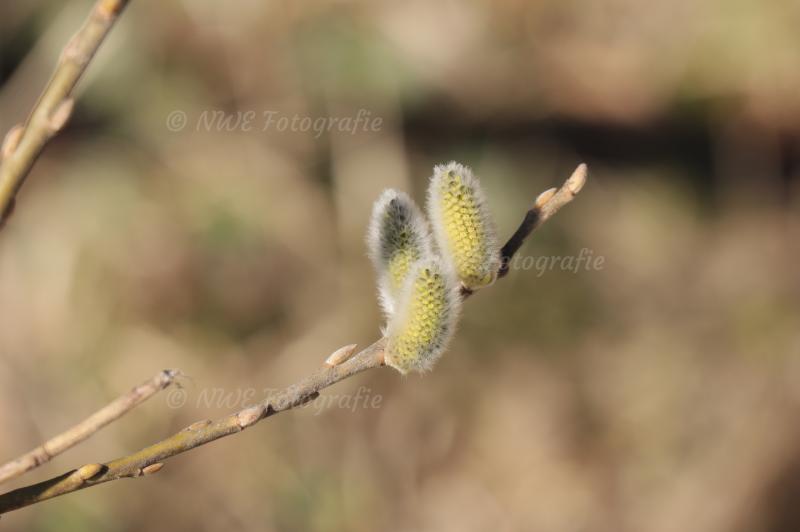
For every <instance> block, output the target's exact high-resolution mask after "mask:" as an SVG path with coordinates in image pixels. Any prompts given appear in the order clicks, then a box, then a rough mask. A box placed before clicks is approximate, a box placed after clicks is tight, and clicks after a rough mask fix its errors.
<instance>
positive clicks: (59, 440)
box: [0, 369, 179, 483]
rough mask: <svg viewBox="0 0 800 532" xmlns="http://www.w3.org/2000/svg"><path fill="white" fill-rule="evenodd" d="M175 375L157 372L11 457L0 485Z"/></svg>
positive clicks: (0, 474) (93, 429)
mask: <svg viewBox="0 0 800 532" xmlns="http://www.w3.org/2000/svg"><path fill="white" fill-rule="evenodd" d="M178 375H179V372H177V371H175V370H170V369H165V370H164V371H161V372H159V373H158V375H156V376H155V377H153V378H151V379H148V380H146V381H145V382H143V383H141V384H140V385H139V386H136V387H135V388H133V389H132V390H131V391H129V392H128V393H126V394H124V395H121V396H120V397H117V398H116V399H114V400H113V401H112V402H110V403H109V404H107V405H106V406H104V407H103V408H101V409H100V410H98V411H97V412H95V413H94V414H92V415H91V416H89V417H87V418H86V419H84V420H83V421H81V422H80V423H78V424H77V425H75V426H74V427H71V428H69V429H67V430H66V431H64V432H62V433H61V434H59V435H58V436H55V437H53V438H51V439H49V440H47V441H46V442H44V443H43V444H42V445H40V446H38V447H36V448H35V449H33V450H32V451H30V452H27V453H25V454H23V455H22V456H20V457H19V458H15V459H14V460H11V461H10V462H8V463H6V464H3V465H2V466H0V483H2V482H5V481H7V480H11V479H12V478H16V477H18V476H20V475H21V474H23V473H25V472H27V471H30V470H31V469H34V468H36V467H39V466H40V465H42V464H44V463H45V462H49V461H50V460H51V459H52V458H53V457H55V456H57V455H59V454H61V453H63V452H64V451H66V450H67V449H69V448H70V447H73V446H74V445H77V444H79V443H80V442H82V441H83V440H85V439H86V438H88V437H89V436H91V435H92V434H94V433H95V432H97V431H98V430H100V429H101V428H103V427H105V426H106V425H108V424H109V423H111V422H112V421H114V420H115V419H119V418H120V417H122V416H123V415H125V414H126V413H128V412H129V411H131V410H133V409H134V408H136V407H137V406H138V405H140V404H141V403H143V402H145V401H146V400H147V399H149V398H150V397H152V396H153V395H155V394H156V393H157V392H158V391H159V390H163V389H164V388H166V387H167V386H169V385H170V384H172V383H173V382H174V380H175V378H176V377H177V376H178Z"/></svg>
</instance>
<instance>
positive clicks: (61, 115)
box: [48, 98, 75, 133]
mask: <svg viewBox="0 0 800 532" xmlns="http://www.w3.org/2000/svg"><path fill="white" fill-rule="evenodd" d="M74 107H75V100H73V99H72V98H67V99H66V100H64V101H63V102H61V103H60V104H58V107H56V110H55V111H53V114H52V115H51V116H50V123H49V124H48V126H49V127H50V131H52V132H54V133H55V132H56V131H60V130H61V128H63V127H64V125H65V124H66V123H67V120H69V117H70V116H72V109H73V108H74Z"/></svg>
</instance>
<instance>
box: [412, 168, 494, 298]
mask: <svg viewBox="0 0 800 532" xmlns="http://www.w3.org/2000/svg"><path fill="white" fill-rule="evenodd" d="M428 212H429V215H430V217H431V223H432V224H433V228H434V234H435V237H436V243H437V245H438V247H439V250H440V251H441V253H442V256H443V258H445V259H446V260H449V261H450V262H451V263H452V267H453V269H454V270H455V272H456V275H457V276H458V278H459V280H460V281H461V283H462V285H464V286H465V287H466V288H469V289H477V288H481V287H484V286H487V285H489V284H491V283H492V282H494V280H495V278H496V276H497V271H498V269H499V267H500V251H499V248H498V246H497V237H496V232H495V228H494V224H493V222H492V219H491V215H490V213H489V209H488V206H487V204H486V200H485V199H484V195H483V191H482V189H481V186H480V182H479V181H478V178H477V177H475V176H474V175H473V174H472V171H471V170H470V169H469V168H468V167H466V166H463V165H461V164H458V163H456V162H451V163H449V164H446V165H439V166H436V167H435V168H434V173H433V177H432V178H431V183H430V188H429V190H428Z"/></svg>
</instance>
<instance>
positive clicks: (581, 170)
mask: <svg viewBox="0 0 800 532" xmlns="http://www.w3.org/2000/svg"><path fill="white" fill-rule="evenodd" d="M585 180H586V165H581V166H579V167H578V168H577V169H576V170H575V172H574V173H573V174H572V176H571V177H570V178H569V179H568V180H567V181H566V183H564V186H562V187H561V189H559V190H556V189H550V190H548V191H546V192H543V193H542V194H540V195H539V197H538V198H537V200H536V202H535V203H534V207H533V208H532V209H531V210H530V211H528V213H527V214H526V216H525V219H524V220H523V222H522V224H521V225H520V227H519V229H517V231H516V232H515V233H514V235H513V236H512V237H511V239H509V241H508V243H507V244H506V245H505V246H503V250H504V251H503V253H508V258H509V259H510V258H511V257H512V256H513V254H514V253H516V251H517V250H519V248H520V246H522V244H523V242H524V241H525V239H526V238H527V237H528V236H529V235H530V234H531V233H532V232H533V230H534V229H536V228H537V227H539V226H541V224H542V223H544V222H545V221H547V220H548V219H549V218H550V217H551V216H552V215H553V214H555V213H556V211H558V209H560V208H561V207H562V206H564V205H566V204H567V203H569V202H570V201H572V199H573V198H574V197H575V194H577V193H578V192H579V191H580V189H581V187H582V186H583V183H584V182H585ZM532 213H533V214H532ZM531 216H535V219H534V220H533V221H531ZM505 256H506V255H504V257H505ZM505 264H507V263H505ZM468 295H469V294H465V295H464V297H466V296H468ZM383 349H384V340H383V339H381V340H378V341H377V342H375V343H374V344H372V345H370V346H369V347H367V348H366V349H364V350H362V351H360V352H359V353H357V354H355V355H353V356H351V357H349V358H348V356H349V355H350V353H351V352H352V351H353V346H352V345H349V346H345V347H343V348H341V349H339V350H337V351H336V352H334V353H333V355H331V356H330V357H329V358H328V361H327V363H326V364H325V366H323V367H322V368H321V369H319V370H317V371H316V372H315V373H313V374H312V375H310V376H308V377H306V378H304V379H302V380H301V381H299V382H298V383H296V384H293V385H291V386H289V387H288V388H285V389H284V390H282V391H280V392H279V393H278V394H277V395H275V396H273V397H271V398H269V399H267V400H266V401H264V402H262V403H259V404H257V405H255V406H251V407H248V408H245V409H243V410H240V411H238V412H235V413H233V414H230V415H228V416H225V417H223V418H220V419H217V420H216V421H210V420H205V421H198V422H196V423H193V424H191V425H189V426H188V427H187V428H185V429H183V430H182V431H180V432H178V433H176V434H174V435H172V436H170V437H169V438H166V439H164V440H161V441H160V442H158V443H155V444H153V445H151V446H149V447H145V448H144V449H142V450H141V451H139V452H137V453H134V454H131V455H129V456H124V457H122V458H118V459H116V460H112V461H111V462H107V463H105V464H86V465H84V466H82V467H80V468H78V469H73V470H72V471H68V472H67V473H64V474H63V475H60V476H58V477H55V478H52V479H50V480H46V481H44V482H40V483H38V484H33V485H31V486H26V487H24V488H19V489H17V490H14V491H10V492H8V493H5V494H3V495H0V514H2V513H5V512H10V511H12V510H16V509H18V508H22V507H25V506H29V505H31V504H36V503H39V502H42V501H46V500H47V499H52V498H53V497H58V496H59V495H65V494H67V493H72V492H73V491H78V490H82V489H84V488H89V487H92V486H96V485H97V484H102V483H104V482H110V481H112V480H118V479H121V478H129V477H138V476H142V475H148V474H152V473H156V472H158V471H159V470H161V468H162V466H163V461H164V460H166V459H168V458H170V457H173V456H175V455H178V454H181V453H184V452H186V451H189V450H191V449H194V448H195V447H199V446H201V445H205V444H206V443H209V442H212V441H214V440H218V439H219V438H224V437H225V436H230V435H232V434H237V433H239V432H241V431H243V430H244V429H246V428H248V427H251V426H253V425H255V424H256V423H258V422H259V421H261V420H262V419H265V418H267V417H270V416H272V415H274V414H277V413H279V412H284V411H286V410H291V409H292V408H294V407H296V406H299V405H302V404H304V403H306V402H308V401H313V400H314V399H315V398H316V397H317V396H318V395H319V393H320V391H322V390H323V389H325V388H327V387H328V386H331V385H333V384H335V383H337V382H339V381H341V380H344V379H346V378H348V377H352V376H353V375H356V374H358V373H361V372H362V371H366V370H368V369H373V368H378V367H381V366H383V365H384V359H383V354H384V353H383Z"/></svg>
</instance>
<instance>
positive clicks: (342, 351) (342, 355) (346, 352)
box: [325, 344, 358, 368]
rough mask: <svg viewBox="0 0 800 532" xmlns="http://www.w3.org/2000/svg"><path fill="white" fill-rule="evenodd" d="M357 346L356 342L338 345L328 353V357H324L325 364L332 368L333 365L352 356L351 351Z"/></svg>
mask: <svg viewBox="0 0 800 532" xmlns="http://www.w3.org/2000/svg"><path fill="white" fill-rule="evenodd" d="M356 347H358V344H349V345H346V346H343V347H340V348H339V349H337V350H336V351H334V352H333V353H331V354H330V356H329V357H328V358H326V359H325V365H326V366H328V367H330V368H332V367H334V366H338V365H339V364H341V363H342V362H344V361H346V360H348V359H349V358H350V357H352V356H353V352H354V351H355V350H356Z"/></svg>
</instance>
